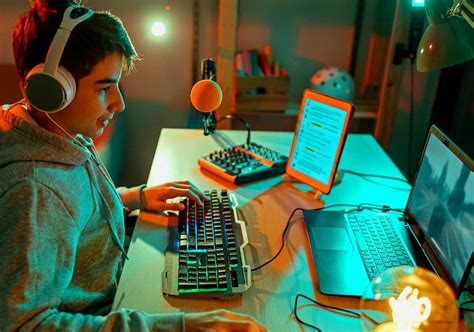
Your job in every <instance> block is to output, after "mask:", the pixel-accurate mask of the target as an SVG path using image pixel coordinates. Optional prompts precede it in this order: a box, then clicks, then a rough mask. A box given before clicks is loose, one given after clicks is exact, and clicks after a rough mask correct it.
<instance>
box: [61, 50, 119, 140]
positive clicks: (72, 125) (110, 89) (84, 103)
mask: <svg viewBox="0 0 474 332" xmlns="http://www.w3.org/2000/svg"><path fill="white" fill-rule="evenodd" d="M121 74H122V55H121V54H120V53H119V52H115V53H111V54H109V55H108V56H106V57H105V58H104V60H103V61H102V62H99V63H98V64H96V65H95V66H94V67H93V68H92V70H91V72H90V73H89V75H87V76H85V77H83V78H81V79H80V80H79V82H78V87H77V91H76V96H75V97H74V99H73V101H72V102H71V104H69V105H68V106H67V107H66V108H65V109H64V110H62V111H60V112H58V113H55V114H53V117H54V119H55V120H56V121H58V122H59V123H60V124H61V125H62V126H63V127H64V129H65V130H66V131H67V132H68V133H69V134H71V135H73V136H75V135H76V134H83V135H85V136H88V137H92V138H95V137H98V136H100V135H102V133H103V132H104V128H105V127H106V126H107V125H108V124H109V121H110V120H111V119H112V118H113V116H114V114H115V113H116V112H121V111H123V110H124V108H125V104H124V101H123V98H122V94H121V93H120V91H119V86H118V83H119V81H120V76H121Z"/></svg>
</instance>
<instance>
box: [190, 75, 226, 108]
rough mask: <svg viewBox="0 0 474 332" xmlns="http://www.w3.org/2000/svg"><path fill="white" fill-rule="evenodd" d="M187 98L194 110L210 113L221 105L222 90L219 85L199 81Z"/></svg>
mask: <svg viewBox="0 0 474 332" xmlns="http://www.w3.org/2000/svg"><path fill="white" fill-rule="evenodd" d="M189 97H190V98H191V104H193V106H194V108H195V109H197V110H198V111H199V112H202V113H210V112H212V111H214V110H215V109H217V108H218V107H219V106H220V105H221V102H222V90H221V87H220V86H219V84H217V83H216V82H214V81H212V80H208V79H206V80H201V81H199V82H197V83H196V84H194V86H193V88H192V89H191V94H190V95H189Z"/></svg>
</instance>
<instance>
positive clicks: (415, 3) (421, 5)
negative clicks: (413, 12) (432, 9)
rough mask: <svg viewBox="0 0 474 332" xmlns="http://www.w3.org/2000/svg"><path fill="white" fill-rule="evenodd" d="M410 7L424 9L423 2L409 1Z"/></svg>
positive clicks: (421, 0)
mask: <svg viewBox="0 0 474 332" xmlns="http://www.w3.org/2000/svg"><path fill="white" fill-rule="evenodd" d="M411 6H412V7H424V6H425V0H411Z"/></svg>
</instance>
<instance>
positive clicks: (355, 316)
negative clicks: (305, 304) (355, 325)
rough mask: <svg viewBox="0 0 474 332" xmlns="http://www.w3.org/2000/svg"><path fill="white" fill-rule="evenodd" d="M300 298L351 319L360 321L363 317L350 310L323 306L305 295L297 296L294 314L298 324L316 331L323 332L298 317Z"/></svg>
mask: <svg viewBox="0 0 474 332" xmlns="http://www.w3.org/2000/svg"><path fill="white" fill-rule="evenodd" d="M300 297H303V298H305V299H306V300H308V301H310V302H313V303H314V304H316V305H318V306H320V307H323V308H327V309H332V310H336V313H337V314H342V313H346V314H349V315H351V316H350V317H352V318H357V319H360V318H361V317H362V316H361V314H359V313H357V312H355V311H352V310H348V309H344V308H338V307H333V306H331V305H327V304H323V303H321V302H318V301H316V300H314V299H312V298H310V297H308V296H306V295H303V294H298V295H296V298H295V306H294V309H293V312H294V314H295V318H296V320H297V321H298V322H300V323H301V324H303V325H306V326H308V327H311V328H313V329H315V330H316V331H319V332H322V330H321V329H320V328H319V327H317V326H315V325H311V324H309V323H306V322H305V321H303V320H302V319H301V318H300V317H298V298H300Z"/></svg>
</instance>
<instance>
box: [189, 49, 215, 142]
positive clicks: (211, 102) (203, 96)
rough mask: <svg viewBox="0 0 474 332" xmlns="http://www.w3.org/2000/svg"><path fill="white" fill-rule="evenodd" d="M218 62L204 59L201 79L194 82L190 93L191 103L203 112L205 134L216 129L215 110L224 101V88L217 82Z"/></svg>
mask: <svg viewBox="0 0 474 332" xmlns="http://www.w3.org/2000/svg"><path fill="white" fill-rule="evenodd" d="M215 77H216V63H215V61H214V60H213V59H211V58H208V59H203V60H202V62H201V78H202V79H201V80H200V81H198V82H197V83H196V84H194V86H193V88H192V89H191V94H190V95H189V97H190V99H191V104H192V105H193V106H194V108H195V109H196V110H198V111H199V112H201V114H202V126H203V129H204V136H207V135H209V134H212V133H213V132H214V130H215V129H216V116H215V114H214V111H215V110H216V109H217V108H218V107H219V106H220V104H221V102H222V89H221V87H220V86H219V84H217V83H216V82H215V80H214V79H215Z"/></svg>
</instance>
